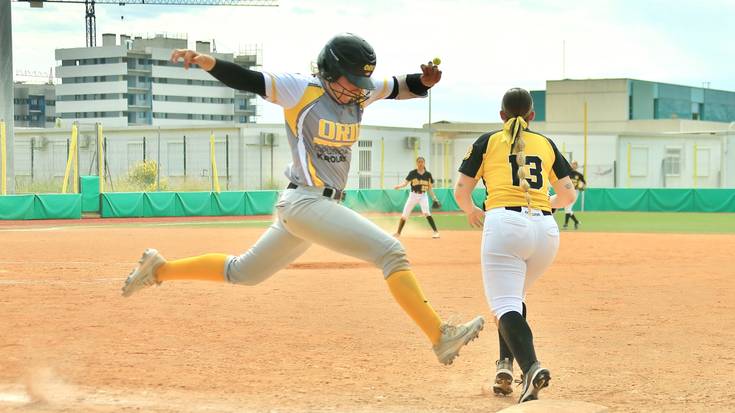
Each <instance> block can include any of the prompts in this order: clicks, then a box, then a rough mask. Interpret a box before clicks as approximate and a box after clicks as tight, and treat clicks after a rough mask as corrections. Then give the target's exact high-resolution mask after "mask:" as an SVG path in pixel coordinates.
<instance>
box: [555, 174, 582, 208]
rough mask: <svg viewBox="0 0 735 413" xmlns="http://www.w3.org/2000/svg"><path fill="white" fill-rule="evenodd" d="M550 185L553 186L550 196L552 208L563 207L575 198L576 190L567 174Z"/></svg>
mask: <svg viewBox="0 0 735 413" xmlns="http://www.w3.org/2000/svg"><path fill="white" fill-rule="evenodd" d="M551 186H552V187H553V188H554V195H552V196H551V198H550V201H551V207H552V208H564V207H566V206H569V205H571V204H572V203H574V201H576V200H577V192H576V191H575V190H574V184H573V183H572V180H571V179H570V178H569V177H568V176H565V177H564V178H561V179H559V180H557V181H556V182H554V183H553V184H551Z"/></svg>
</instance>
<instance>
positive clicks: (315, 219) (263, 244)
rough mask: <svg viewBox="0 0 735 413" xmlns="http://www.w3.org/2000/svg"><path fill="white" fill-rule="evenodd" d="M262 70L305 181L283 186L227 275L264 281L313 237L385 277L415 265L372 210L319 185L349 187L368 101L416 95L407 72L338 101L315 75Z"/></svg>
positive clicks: (298, 176) (294, 172) (291, 175)
mask: <svg viewBox="0 0 735 413" xmlns="http://www.w3.org/2000/svg"><path fill="white" fill-rule="evenodd" d="M264 75H265V76H264V77H265V81H266V85H265V86H266V88H265V90H266V96H265V98H266V99H267V100H268V101H270V102H273V103H276V104H278V105H280V106H282V107H283V108H284V113H285V117H286V133H287V135H288V142H289V145H290V146H291V152H292V155H293V162H292V163H291V164H290V165H289V166H288V168H287V169H286V176H287V177H288V179H290V180H291V182H293V183H295V184H297V185H299V187H298V188H297V189H286V190H285V191H283V193H282V194H281V196H280V197H279V200H278V202H277V203H276V216H275V220H274V223H273V225H271V227H270V228H269V229H268V230H267V231H266V232H265V233H264V234H263V235H262V236H261V237H260V239H259V240H258V242H256V243H255V245H253V246H252V247H251V248H250V249H249V250H248V251H247V252H245V253H244V254H242V255H240V256H229V257H228V258H227V261H226V262H225V277H226V278H227V280H228V281H229V282H232V283H236V284H248V285H252V284H258V283H260V282H262V281H263V280H265V279H267V278H268V277H270V276H271V275H273V274H274V273H275V272H277V271H278V270H280V269H282V268H283V267H285V266H286V265H288V264H289V263H290V262H292V261H293V260H295V259H296V258H297V257H298V256H300V255H301V254H302V253H303V252H304V251H306V250H307V249H308V248H309V246H310V245H311V243H316V244H320V245H323V246H325V247H327V248H330V249H332V250H334V251H338V252H341V253H343V254H346V255H350V256H353V257H356V258H359V259H362V260H365V261H368V262H372V263H373V264H375V265H376V266H377V267H379V268H381V269H382V270H383V276H384V277H386V278H387V277H388V276H389V275H390V274H393V273H394V272H396V271H398V270H403V269H407V268H409V263H408V259H407V258H406V252H405V250H404V249H403V246H402V245H401V243H400V242H398V240H396V239H395V238H393V237H392V236H390V235H389V234H387V233H386V232H385V231H383V230H382V229H381V228H380V227H378V226H377V225H375V224H374V223H373V222H371V221H369V220H368V219H367V218H365V217H363V216H361V215H360V214H358V213H356V212H354V211H352V210H350V209H349V208H347V207H345V206H344V205H341V204H339V203H338V202H337V201H335V200H334V199H330V198H327V197H325V196H322V191H323V190H322V189H321V188H320V187H323V186H327V187H331V188H335V189H343V188H344V187H345V183H346V182H347V173H348V172H349V170H350V160H351V155H352V150H351V147H352V145H353V144H354V143H355V142H357V139H358V136H359V133H360V120H361V118H362V111H363V109H364V108H365V107H367V106H368V105H369V104H371V103H372V102H374V101H376V100H379V99H384V98H385V97H387V96H390V95H391V94H392V92H393V90H394V88H395V87H397V89H398V90H397V94H396V95H395V97H396V98H397V99H409V98H412V97H417V96H416V95H414V94H413V93H411V92H410V91H409V90H408V86H407V85H406V81H405V79H406V77H405V76H401V77H397V78H395V79H396V80H394V78H390V79H385V80H382V81H375V80H373V82H374V83H375V90H374V91H373V93H372V95H371V96H370V98H369V99H368V100H367V101H366V102H364V103H363V104H362V105H356V104H351V105H339V104H337V103H336V102H335V101H334V100H333V99H332V98H331V97H330V96H329V95H328V94H327V92H326V91H325V90H324V87H323V86H322V83H321V81H320V80H319V78H317V77H314V76H303V75H295V74H270V73H264ZM395 82H398V84H397V85H395V84H394V83H395Z"/></svg>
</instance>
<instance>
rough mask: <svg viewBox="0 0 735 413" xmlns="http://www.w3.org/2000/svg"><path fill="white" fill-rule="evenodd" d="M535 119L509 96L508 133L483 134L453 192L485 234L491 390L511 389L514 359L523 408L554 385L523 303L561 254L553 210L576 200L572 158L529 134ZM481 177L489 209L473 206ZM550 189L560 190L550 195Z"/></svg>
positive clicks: (515, 92) (516, 96)
mask: <svg viewBox="0 0 735 413" xmlns="http://www.w3.org/2000/svg"><path fill="white" fill-rule="evenodd" d="M534 115H535V113H534V111H533V100H532V99H531V95H530V94H529V93H528V92H527V91H526V90H524V89H517V88H516V89H511V90H509V91H508V92H506V94H505V95H504V96H503V107H502V110H501V112H500V117H501V118H502V119H503V122H504V123H505V124H504V127H503V130H499V131H496V132H490V133H486V134H484V135H482V136H480V138H479V139H477V141H475V143H474V144H473V145H472V146H471V147H470V148H469V150H468V151H467V154H466V155H465V157H464V160H463V162H462V165H461V166H460V168H459V172H460V175H459V180H458V182H457V185H456V188H455V197H456V199H457V203H458V204H459V206H460V207H461V208H462V210H463V211H464V212H465V213H466V214H467V216H468V220H469V222H470V224H471V225H473V226H482V228H483V236H482V247H481V254H482V255H481V262H482V275H483V281H484V284H485V295H486V297H487V300H488V302H489V304H490V307H491V309H492V311H493V313H494V314H495V317H496V321H497V325H498V335H499V342H500V359H499V361H498V362H497V363H496V377H495V383H494V385H493V390H494V391H495V393H496V394H502V395H508V394H510V393H511V392H512V391H513V389H512V387H511V383H512V381H513V359H514V358H515V360H516V361H517V362H518V364H519V366H520V367H521V370H522V371H523V374H522V383H523V390H522V393H521V396H520V399H519V403H522V402H525V401H528V400H535V399H536V398H537V397H538V392H539V390H540V389H542V388H544V387H546V386H547V385H548V382H549V380H550V379H551V375H550V373H549V371H548V370H547V369H545V368H543V367H541V365H540V363H539V362H538V359H537V358H536V353H535V349H534V346H533V335H532V333H531V329H530V327H529V325H528V323H527V322H526V319H525V313H526V311H525V308H526V306H525V303H524V297H525V293H526V290H527V289H528V288H529V287H530V286H531V284H533V282H534V281H535V280H536V279H538V277H539V276H541V274H543V272H544V271H545V270H546V269H547V268H548V267H549V265H550V264H551V262H552V261H553V260H554V257H555V256H556V252H557V249H558V248H559V228H558V226H557V225H556V221H554V218H553V216H552V215H551V208H552V207H553V208H559V207H563V206H566V205H568V204H569V202H570V201H571V200H572V199H574V188H573V186H572V182H571V180H570V179H569V173H570V167H569V164H568V163H567V161H566V159H564V157H563V156H562V155H561V154H560V153H559V151H558V150H557V148H556V145H554V142H552V141H551V140H550V139H549V138H547V137H545V136H543V135H541V134H538V133H535V132H533V131H531V130H529V129H528V123H529V122H530V121H532V120H533V118H534ZM519 165H520V167H519ZM480 179H482V180H483V183H484V184H485V187H486V188H487V197H486V199H485V203H484V210H480V209H479V208H477V207H476V206H475V205H474V204H473V203H472V190H473V189H474V188H475V185H476V184H477V181H478V180H480ZM549 185H551V186H552V187H553V188H554V191H555V192H556V195H554V196H552V197H549ZM483 221H484V222H483Z"/></svg>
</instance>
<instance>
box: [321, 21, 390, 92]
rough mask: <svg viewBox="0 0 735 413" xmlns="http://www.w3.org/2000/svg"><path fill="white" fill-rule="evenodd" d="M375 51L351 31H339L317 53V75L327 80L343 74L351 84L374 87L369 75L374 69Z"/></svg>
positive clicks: (365, 87)
mask: <svg viewBox="0 0 735 413" xmlns="http://www.w3.org/2000/svg"><path fill="white" fill-rule="evenodd" d="M375 62H376V59H375V51H374V50H373V47H372V46H370V44H369V43H368V42H366V41H365V39H363V38H362V37H360V36H357V35H354V34H352V33H341V34H338V35H336V36H334V37H333V38H332V39H330V40H329V41H328V42H327V44H326V45H324V48H323V49H322V51H321V52H320V53H319V58H317V67H318V68H319V75H320V76H321V77H322V78H324V79H325V80H327V81H328V82H334V81H336V80H337V79H339V77H340V76H345V77H346V78H347V80H349V81H350V83H352V84H353V85H355V86H357V87H359V88H361V89H368V90H372V89H375V86H374V85H373V82H372V81H370V75H372V74H373V70H375Z"/></svg>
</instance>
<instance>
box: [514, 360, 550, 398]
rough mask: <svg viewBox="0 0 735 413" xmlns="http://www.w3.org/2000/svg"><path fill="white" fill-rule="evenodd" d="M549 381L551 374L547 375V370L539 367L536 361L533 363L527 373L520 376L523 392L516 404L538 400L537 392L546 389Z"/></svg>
mask: <svg viewBox="0 0 735 413" xmlns="http://www.w3.org/2000/svg"><path fill="white" fill-rule="evenodd" d="M550 380H551V373H549V370H547V369H545V368H543V367H541V364H539V362H538V361H537V362H535V363H533V365H531V368H530V369H528V373H527V374H524V375H523V376H521V384H523V391H522V392H521V397H520V398H519V399H518V403H523V402H527V401H531V400H538V392H539V391H540V390H541V389H543V388H545V387H548V386H549V381H550Z"/></svg>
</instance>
